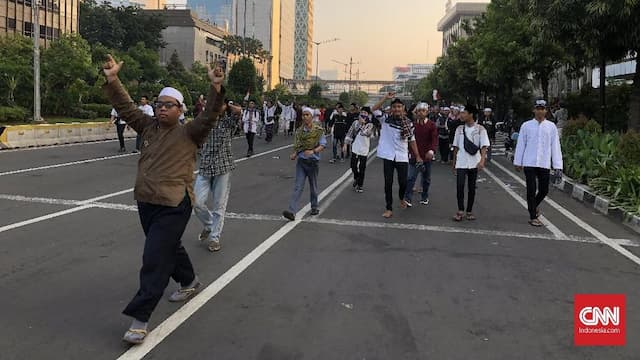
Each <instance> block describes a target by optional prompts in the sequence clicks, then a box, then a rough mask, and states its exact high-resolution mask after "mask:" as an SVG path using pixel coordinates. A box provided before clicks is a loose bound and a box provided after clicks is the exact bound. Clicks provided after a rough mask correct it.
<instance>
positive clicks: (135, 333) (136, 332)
mask: <svg viewBox="0 0 640 360" xmlns="http://www.w3.org/2000/svg"><path fill="white" fill-rule="evenodd" d="M146 337H147V330H144V329H129V330H127V332H126V333H124V336H123V337H122V340H123V341H126V342H128V343H129V344H134V345H139V344H142V343H143V342H144V339H145V338H146Z"/></svg>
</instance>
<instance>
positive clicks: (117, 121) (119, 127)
mask: <svg viewBox="0 0 640 360" xmlns="http://www.w3.org/2000/svg"><path fill="white" fill-rule="evenodd" d="M111 123H112V124H114V125H115V126H116V132H117V133H118V141H119V142H120V150H118V152H120V153H123V152H125V151H127V149H125V147H124V129H125V128H126V127H127V123H126V122H125V121H124V120H122V119H121V118H120V116H118V113H117V112H116V109H111Z"/></svg>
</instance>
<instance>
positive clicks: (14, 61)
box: [0, 36, 33, 107]
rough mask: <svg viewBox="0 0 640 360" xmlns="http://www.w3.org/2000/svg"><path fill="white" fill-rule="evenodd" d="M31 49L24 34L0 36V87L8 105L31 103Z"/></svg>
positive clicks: (30, 44)
mask: <svg viewBox="0 0 640 360" xmlns="http://www.w3.org/2000/svg"><path fill="white" fill-rule="evenodd" d="M32 59H33V49H32V43H31V41H30V40H29V39H28V38H25V37H24V36H7V37H0V89H1V91H2V92H1V93H2V97H3V98H4V100H5V101H6V103H7V104H8V105H15V104H18V105H20V106H23V107H30V106H31V104H32V103H33V70H32Z"/></svg>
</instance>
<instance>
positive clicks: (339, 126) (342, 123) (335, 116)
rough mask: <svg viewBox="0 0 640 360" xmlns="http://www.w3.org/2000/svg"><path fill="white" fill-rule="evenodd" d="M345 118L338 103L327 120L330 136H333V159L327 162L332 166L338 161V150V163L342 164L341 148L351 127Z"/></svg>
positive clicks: (342, 154) (342, 108) (345, 115)
mask: <svg viewBox="0 0 640 360" xmlns="http://www.w3.org/2000/svg"><path fill="white" fill-rule="evenodd" d="M347 116H348V115H347V113H346V112H345V111H344V107H343V106H342V104H341V103H338V104H337V105H336V109H335V110H334V111H333V113H332V114H331V117H330V118H329V127H330V128H331V134H333V159H331V160H329V162H330V163H332V164H333V163H334V162H336V160H338V149H340V162H344V158H345V157H344V155H345V154H344V151H342V147H343V145H344V139H345V137H346V136H347V131H348V130H349V126H350V125H351V123H350V122H349V120H348V117H347ZM338 144H339V145H338Z"/></svg>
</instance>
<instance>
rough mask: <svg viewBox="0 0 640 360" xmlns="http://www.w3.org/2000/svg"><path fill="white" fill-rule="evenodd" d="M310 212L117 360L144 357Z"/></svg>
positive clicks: (324, 195) (335, 185)
mask: <svg viewBox="0 0 640 360" xmlns="http://www.w3.org/2000/svg"><path fill="white" fill-rule="evenodd" d="M350 176H351V170H347V171H346V172H345V173H344V174H343V175H342V176H340V178H338V179H337V180H336V181H334V182H333V183H332V184H331V185H329V186H328V187H327V188H326V189H324V191H322V192H321V193H320V195H319V196H318V201H322V200H324V199H325V198H327V197H328V196H329V195H330V194H332V193H333V192H334V191H336V189H337V188H338V187H339V186H340V185H341V184H342V183H343V182H344V181H346V180H347V179H348V178H349V177H350ZM309 210H311V204H310V203H309V204H307V205H306V206H305V207H303V208H302V209H301V210H300V211H298V213H297V214H296V220H295V221H290V222H287V223H286V224H285V225H283V226H282V227H281V228H280V229H278V230H277V231H276V232H275V233H273V234H272V235H271V236H269V237H268V238H267V239H266V240H265V241H264V242H262V243H261V244H260V245H258V247H256V248H255V249H253V250H252V251H251V252H250V253H249V254H247V255H246V256H245V257H244V258H243V259H242V260H240V261H239V262H238V263H237V264H235V265H234V266H233V267H231V268H230V269H229V270H227V272H225V273H224V274H222V276H220V277H219V278H218V279H216V280H215V281H214V282H213V283H211V284H210V285H209V286H207V287H206V288H205V289H204V290H203V291H202V292H201V293H200V294H198V295H197V296H196V297H194V298H193V299H192V300H191V301H189V302H188V303H186V304H184V305H183V306H182V307H181V308H180V309H178V310H177V311H176V312H175V313H173V314H172V315H171V316H169V317H168V318H167V319H166V320H165V321H163V322H162V323H161V324H160V325H158V327H156V328H155V329H153V331H151V332H149V334H148V335H147V337H146V339H145V341H144V343H143V344H141V345H137V346H134V347H132V348H130V349H129V350H128V351H127V352H125V353H124V354H122V355H121V356H120V357H119V358H118V360H131V359H142V358H143V357H144V356H145V355H146V354H148V353H149V352H150V351H151V350H153V349H154V348H155V347H156V346H157V345H158V344H160V342H162V340H164V339H165V338H166V337H167V336H169V335H170V334H171V333H172V332H173V331H174V330H176V329H177V328H178V327H179V326H180V325H182V324H183V323H184V322H185V321H187V320H188V319H189V317H191V315H193V314H194V313H195V312H196V311H198V310H199V309H200V308H201V307H203V306H204V305H205V304H206V303H207V302H208V301H209V300H211V299H212V298H213V297H214V296H216V295H217V294H218V293H219V292H220V291H221V290H222V289H224V288H225V286H227V285H228V284H229V283H230V282H231V281H233V280H234V279H235V278H236V277H238V276H239V275H240V274H241V273H242V272H244V271H245V270H246V269H247V268H248V267H249V266H251V264H253V262H254V261H256V260H257V259H258V258H260V257H261V256H262V255H264V253H266V252H267V250H269V249H270V248H271V247H272V246H273V245H275V244H276V243H277V242H278V241H280V240H281V239H282V238H284V237H285V235H287V234H288V233H289V232H291V230H293V229H295V228H296V227H297V226H298V225H299V224H301V223H302V219H301V218H302V217H303V216H304V215H305V214H306V213H307V212H308V211H309Z"/></svg>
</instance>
